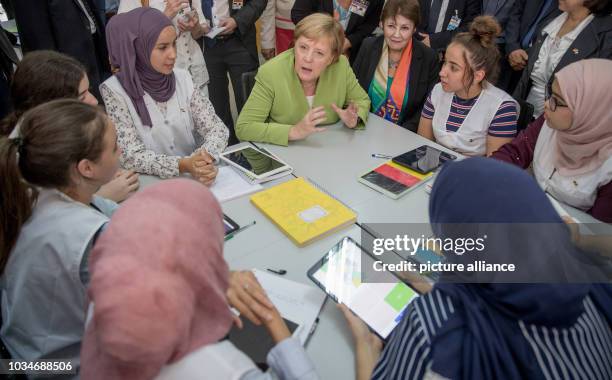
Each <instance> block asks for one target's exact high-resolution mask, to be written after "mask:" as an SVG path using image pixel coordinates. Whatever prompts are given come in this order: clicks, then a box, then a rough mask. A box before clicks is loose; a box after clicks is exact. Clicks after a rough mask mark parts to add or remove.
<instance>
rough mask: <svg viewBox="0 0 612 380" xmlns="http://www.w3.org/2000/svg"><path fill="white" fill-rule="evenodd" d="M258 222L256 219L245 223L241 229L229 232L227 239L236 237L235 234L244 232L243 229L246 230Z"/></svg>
mask: <svg viewBox="0 0 612 380" xmlns="http://www.w3.org/2000/svg"><path fill="white" fill-rule="evenodd" d="M256 223H257V221H255V220H254V221H252V222H251V223H249V224H246V225H244V226H242V227H240V228H239V229H237V230H236V231H234V232H231V233H229V234H228V235H227V236H226V237H225V241H228V240H230V239H231V238H233V237H234V235H236V234H237V233H239V232H242V231H244V230H246V229H247V228H249V227H251V226H254V225H255V224H256Z"/></svg>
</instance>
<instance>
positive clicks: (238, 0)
mask: <svg viewBox="0 0 612 380" xmlns="http://www.w3.org/2000/svg"><path fill="white" fill-rule="evenodd" d="M243 4H244V0H232V10H238V9H241V8H242V5H243Z"/></svg>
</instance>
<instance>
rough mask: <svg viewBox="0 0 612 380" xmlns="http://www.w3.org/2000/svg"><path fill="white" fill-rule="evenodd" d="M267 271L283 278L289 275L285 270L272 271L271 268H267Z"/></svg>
mask: <svg viewBox="0 0 612 380" xmlns="http://www.w3.org/2000/svg"><path fill="white" fill-rule="evenodd" d="M266 270H267V271H268V272H272V273H276V274H280V275H281V276H282V275H285V274H287V271H286V270H284V269H271V268H266Z"/></svg>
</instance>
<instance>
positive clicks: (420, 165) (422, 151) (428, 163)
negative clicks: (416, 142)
mask: <svg viewBox="0 0 612 380" xmlns="http://www.w3.org/2000/svg"><path fill="white" fill-rule="evenodd" d="M456 158H457V157H456V156H454V155H451V154H448V153H446V152H442V151H441V150H439V149H436V148H434V147H431V146H427V145H423V146H421V147H419V148H416V149H414V150H411V151H410V152H406V153H404V154H401V155H399V156H397V157H393V162H395V163H398V164H400V165H403V166H406V167H408V168H410V169H412V170H416V171H417V172H419V173H429V172H431V171H433V170H435V169H437V168H438V167H439V166H441V165H442V164H444V163H445V162H447V161H451V160H454V159H456Z"/></svg>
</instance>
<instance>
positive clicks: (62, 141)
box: [0, 99, 108, 273]
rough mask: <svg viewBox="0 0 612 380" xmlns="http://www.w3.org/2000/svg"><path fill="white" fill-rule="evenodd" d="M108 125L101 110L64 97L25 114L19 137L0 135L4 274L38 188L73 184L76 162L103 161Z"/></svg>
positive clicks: (0, 262)
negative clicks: (73, 170)
mask: <svg viewBox="0 0 612 380" xmlns="http://www.w3.org/2000/svg"><path fill="white" fill-rule="evenodd" d="M107 123H108V119H107V117H106V115H105V114H104V111H102V110H101V109H100V108H98V107H94V106H90V105H87V104H85V103H82V102H79V101H77V100H69V99H60V100H54V101H52V102H49V103H45V104H42V105H40V106H37V107H35V108H34V109H32V110H30V111H28V112H26V113H25V115H24V117H23V121H22V122H21V124H20V125H19V134H20V136H19V137H18V138H15V139H8V138H7V137H0V273H2V272H4V267H5V266H6V263H7V262H8V259H9V254H10V252H11V250H12V249H13V246H14V245H15V243H16V241H17V237H18V236H19V232H20V231H21V227H22V226H23V224H24V223H25V222H26V220H27V219H28V218H29V217H30V215H31V214H32V210H33V207H34V203H35V202H36V199H37V196H38V191H37V188H38V187H46V188H57V189H64V188H68V187H70V186H71V185H73V184H72V181H71V173H72V169H73V168H74V167H76V165H77V163H78V162H79V161H81V160H84V159H88V160H91V161H97V160H98V159H99V158H100V157H101V155H102V152H103V150H104V133H105V132H106V128H107Z"/></svg>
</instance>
